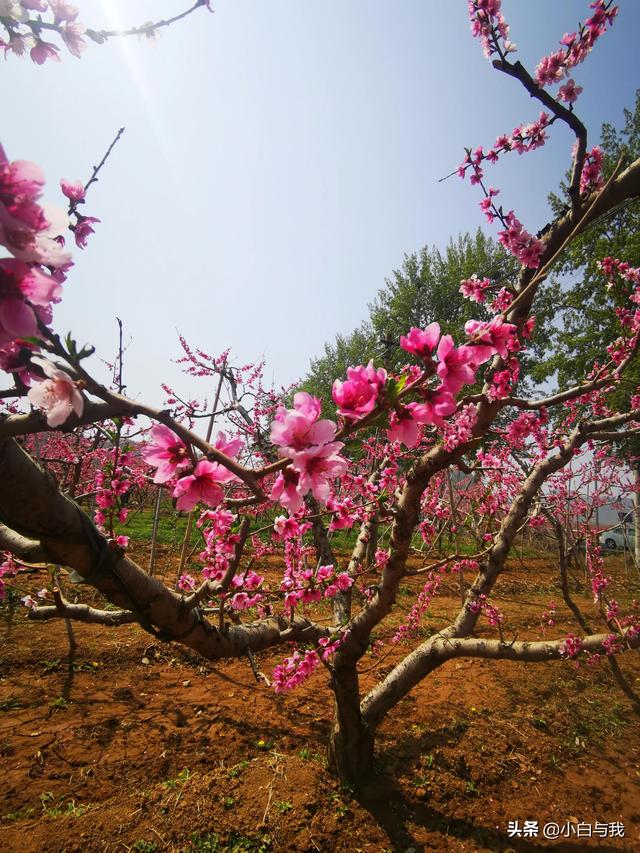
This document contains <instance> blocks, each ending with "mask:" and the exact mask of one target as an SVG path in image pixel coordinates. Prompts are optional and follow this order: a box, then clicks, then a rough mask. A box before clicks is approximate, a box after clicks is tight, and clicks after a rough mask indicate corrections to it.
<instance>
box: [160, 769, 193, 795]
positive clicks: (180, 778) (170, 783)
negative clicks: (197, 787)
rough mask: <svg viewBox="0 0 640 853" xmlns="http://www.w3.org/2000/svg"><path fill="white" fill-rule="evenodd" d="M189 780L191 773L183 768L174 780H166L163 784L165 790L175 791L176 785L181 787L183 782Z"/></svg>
mask: <svg viewBox="0 0 640 853" xmlns="http://www.w3.org/2000/svg"><path fill="white" fill-rule="evenodd" d="M190 778H191V771H190V770H189V768H188V767H183V768H182V770H181V771H180V772H179V773H178V775H177V776H176V778H175V779H167V781H166V782H163V783H162V784H163V785H164V787H165V788H168V789H170V790H175V789H176V788H177V787H178V785H180V786H181V787H182V785H184V783H185V782H188V781H189V779H190Z"/></svg>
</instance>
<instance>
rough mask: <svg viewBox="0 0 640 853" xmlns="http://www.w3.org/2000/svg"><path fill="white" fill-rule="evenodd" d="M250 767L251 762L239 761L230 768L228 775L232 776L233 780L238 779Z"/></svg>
mask: <svg viewBox="0 0 640 853" xmlns="http://www.w3.org/2000/svg"><path fill="white" fill-rule="evenodd" d="M248 766H249V762H248V761H247V760H246V759H244V760H243V761H239V762H238V763H237V764H234V765H233V767H230V768H229V769H228V770H227V775H229V776H231V778H232V779H237V777H238V776H239V775H240V774H241V773H242V771H243V770H244V769H245V768H246V767H248Z"/></svg>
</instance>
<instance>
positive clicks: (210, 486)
mask: <svg viewBox="0 0 640 853" xmlns="http://www.w3.org/2000/svg"><path fill="white" fill-rule="evenodd" d="M232 478H233V475H232V474H230V472H229V471H228V470H227V469H226V468H223V467H222V466H221V465H219V464H218V463H217V462H209V460H208V459H201V460H200V462H198V464H197V465H196V467H195V469H194V472H193V474H189V475H188V476H186V477H181V478H180V479H179V480H178V482H177V483H176V486H175V488H174V490H173V493H172V494H173V497H174V498H177V499H178V500H177V501H176V508H177V509H179V510H181V511H185V512H190V511H191V510H192V509H193V508H194V507H195V505H196V504H197V503H200V502H202V503H205V504H207V505H208V506H213V507H216V506H218V504H219V503H221V502H222V500H223V499H224V492H223V491H222V487H221V483H226V482H228V481H229V480H230V479H232Z"/></svg>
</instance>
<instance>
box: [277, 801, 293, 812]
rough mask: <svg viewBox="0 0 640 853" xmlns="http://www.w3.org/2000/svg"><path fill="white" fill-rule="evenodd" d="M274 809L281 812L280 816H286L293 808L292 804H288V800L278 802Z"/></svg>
mask: <svg viewBox="0 0 640 853" xmlns="http://www.w3.org/2000/svg"><path fill="white" fill-rule="evenodd" d="M275 807H276V808H277V809H278V811H279V812H282V814H286V813H287V812H290V811H291V809H292V808H293V803H290V802H289V801H288V800H278V802H277V803H275Z"/></svg>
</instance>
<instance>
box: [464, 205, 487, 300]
mask: <svg viewBox="0 0 640 853" xmlns="http://www.w3.org/2000/svg"><path fill="white" fill-rule="evenodd" d="M484 201H487V199H484ZM490 285H491V282H490V281H489V279H488V278H483V279H479V278H478V277H477V276H476V275H472V276H471V278H467V279H463V280H462V281H461V282H460V293H461V294H462V295H463V296H466V298H467V299H471V300H473V301H474V302H485V301H486V298H487V297H486V295H485V290H486V289H487V288H488V287H489V286H490Z"/></svg>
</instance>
